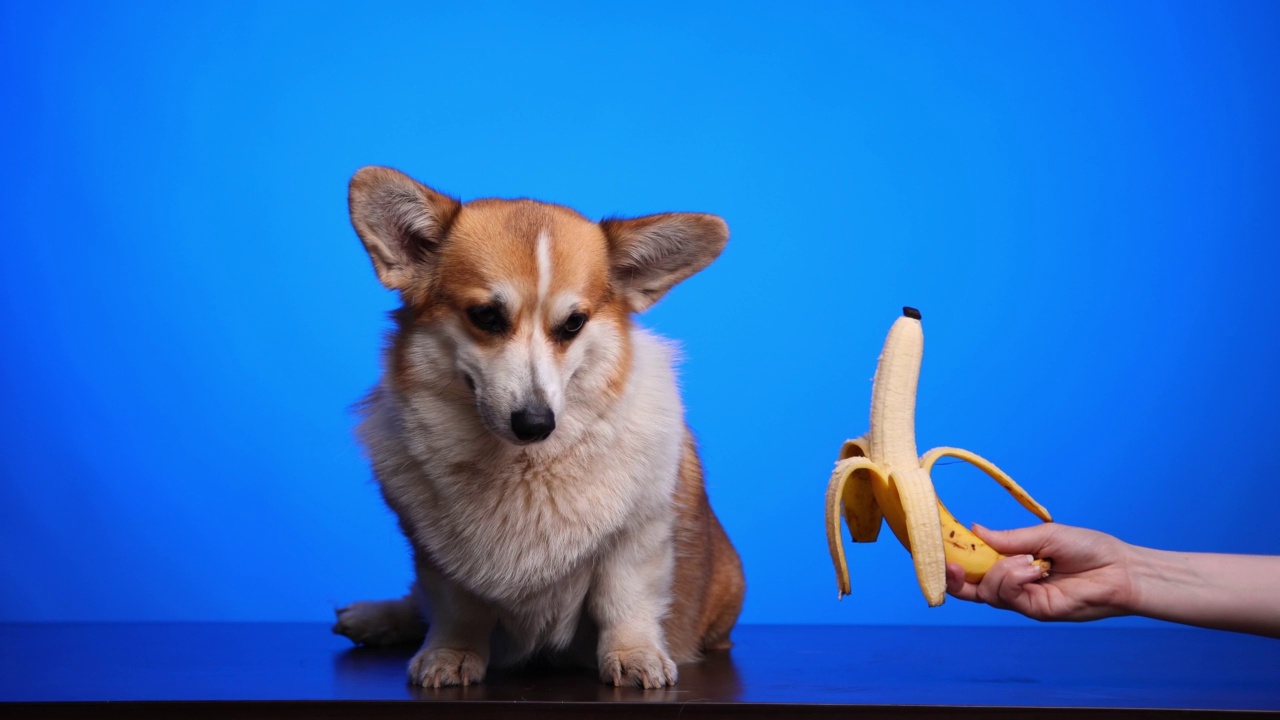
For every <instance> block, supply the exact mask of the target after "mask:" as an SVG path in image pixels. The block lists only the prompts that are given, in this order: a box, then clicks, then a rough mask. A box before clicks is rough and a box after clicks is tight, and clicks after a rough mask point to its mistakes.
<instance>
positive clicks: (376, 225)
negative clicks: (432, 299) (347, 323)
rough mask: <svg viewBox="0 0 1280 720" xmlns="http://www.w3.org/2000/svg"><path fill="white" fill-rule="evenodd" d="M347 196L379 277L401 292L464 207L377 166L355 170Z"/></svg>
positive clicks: (408, 178) (357, 231)
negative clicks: (459, 210)
mask: <svg viewBox="0 0 1280 720" xmlns="http://www.w3.org/2000/svg"><path fill="white" fill-rule="evenodd" d="M347 201H348V203H349V205H350V209H351V224H352V225H353V226H354V227H355V229H356V234H357V235H359V236H360V241H361V242H363V243H364V248H365V250H367V251H368V252H369V258H370V259H371V260H373V269H374V271H375V272H377V273H378V280H379V281H381V282H382V284H383V285H385V286H387V287H388V288H390V289H392V290H400V291H404V290H407V289H409V288H410V286H411V285H413V284H414V279H415V277H417V276H418V274H419V273H421V272H422V270H423V269H424V268H425V267H426V266H427V265H428V264H429V263H430V260H431V257H432V255H433V254H434V252H435V250H436V248H437V247H438V246H439V244H440V242H441V241H442V240H443V239H444V236H445V234H446V233H447V232H448V230H449V225H450V224H452V223H453V218H454V216H455V215H457V213H458V209H459V208H460V207H462V206H461V204H459V203H458V201H457V200H455V199H453V198H451V197H449V196H448V195H445V194H443V193H439V192H436V191H435V190H432V189H431V188H429V187H427V186H426V185H423V184H422V183H420V182H418V181H416V180H414V179H413V178H411V177H409V176H408V175H405V174H404V173H402V172H400V171H399V170H392V169H391V168H385V167H375V166H369V167H363V168H360V170H358V171H356V174H355V175H354V176H352V178H351V185H350V188H349V189H348V194H347Z"/></svg>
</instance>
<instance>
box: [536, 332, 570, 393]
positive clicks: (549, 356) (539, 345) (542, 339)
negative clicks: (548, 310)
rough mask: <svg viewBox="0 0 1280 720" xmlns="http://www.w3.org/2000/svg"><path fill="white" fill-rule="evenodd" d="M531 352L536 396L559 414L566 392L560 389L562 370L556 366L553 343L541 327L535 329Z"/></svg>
mask: <svg viewBox="0 0 1280 720" xmlns="http://www.w3.org/2000/svg"><path fill="white" fill-rule="evenodd" d="M529 350H530V352H529V355H530V358H529V360H530V363H529V365H530V370H531V371H532V373H533V388H534V394H535V395H541V396H542V399H543V400H545V401H546V403H547V406H548V407H550V408H551V411H552V412H559V411H560V410H562V409H563V407H562V402H561V400H562V396H563V392H564V391H563V388H561V387H560V368H559V367H558V366H557V365H556V360H555V356H554V353H553V352H552V350H551V342H550V341H549V340H548V338H547V334H546V333H544V332H543V331H542V328H541V327H535V328H534V330H533V337H532V342H531V343H530V347H529Z"/></svg>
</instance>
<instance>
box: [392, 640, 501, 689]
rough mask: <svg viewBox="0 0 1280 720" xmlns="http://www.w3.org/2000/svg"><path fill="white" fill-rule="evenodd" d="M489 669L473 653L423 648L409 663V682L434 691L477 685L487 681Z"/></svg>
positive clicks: (482, 659) (481, 659) (482, 660)
mask: <svg viewBox="0 0 1280 720" xmlns="http://www.w3.org/2000/svg"><path fill="white" fill-rule="evenodd" d="M485 665H487V663H486V662H485V660H484V658H482V657H480V656H479V655H477V654H475V653H473V652H471V651H469V650H453V649H450V648H423V649H421V650H419V651H418V654H417V655H414V656H413V660H411V661H410V662H409V682H411V683H413V684H414V685H420V686H422V687H432V688H438V687H445V686H448V685H462V686H464V687H465V686H467V685H474V684H475V683H478V682H480V681H481V680H483V679H484V671H485Z"/></svg>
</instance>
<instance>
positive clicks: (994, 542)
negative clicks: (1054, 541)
mask: <svg viewBox="0 0 1280 720" xmlns="http://www.w3.org/2000/svg"><path fill="white" fill-rule="evenodd" d="M1053 530H1054V527H1053V524H1052V523H1044V524H1041V525H1032V526H1030V527H1024V528H1018V529H1016V530H990V529H988V528H985V527H983V526H981V525H979V524H977V523H974V524H973V534H975V535H977V536H978V537H980V538H982V540H983V542H985V543H986V544H988V545H990V546H991V547H992V548H993V549H994V550H995V551H996V552H998V553H1000V554H1001V555H1034V556H1036V557H1044V555H1043V554H1042V553H1043V551H1044V549H1045V548H1046V547H1047V546H1048V545H1049V542H1050V539H1051V538H1052V536H1053Z"/></svg>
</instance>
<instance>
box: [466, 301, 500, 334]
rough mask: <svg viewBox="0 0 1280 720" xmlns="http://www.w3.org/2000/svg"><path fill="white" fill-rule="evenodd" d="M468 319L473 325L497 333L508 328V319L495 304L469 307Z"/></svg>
mask: <svg viewBox="0 0 1280 720" xmlns="http://www.w3.org/2000/svg"><path fill="white" fill-rule="evenodd" d="M467 319H468V320H470V321H471V324H472V325H475V326H476V327H478V328H480V329H481V330H483V331H485V332H487V333H493V334H495V335H497V334H500V333H503V332H506V330H507V319H506V317H504V316H503V314H502V310H501V308H498V307H495V306H493V305H476V306H475V307H472V308H467Z"/></svg>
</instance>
